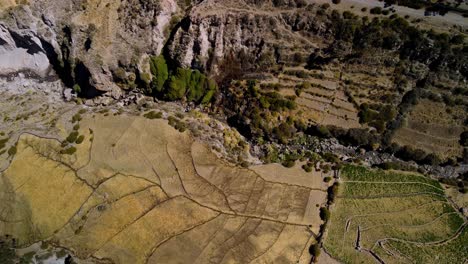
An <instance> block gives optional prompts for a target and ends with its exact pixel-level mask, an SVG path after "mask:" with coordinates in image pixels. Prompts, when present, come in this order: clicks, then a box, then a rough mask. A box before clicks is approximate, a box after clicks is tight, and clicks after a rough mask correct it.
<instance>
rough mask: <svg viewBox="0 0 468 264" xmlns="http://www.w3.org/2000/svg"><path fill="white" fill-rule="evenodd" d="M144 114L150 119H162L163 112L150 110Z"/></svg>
mask: <svg viewBox="0 0 468 264" xmlns="http://www.w3.org/2000/svg"><path fill="white" fill-rule="evenodd" d="M143 116H144V117H146V118H148V119H161V118H162V113H161V112H155V111H150V112H148V113H146V114H144V115H143Z"/></svg>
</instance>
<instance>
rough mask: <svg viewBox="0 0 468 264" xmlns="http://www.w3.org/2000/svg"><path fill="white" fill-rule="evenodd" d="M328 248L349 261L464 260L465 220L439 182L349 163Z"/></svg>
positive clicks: (331, 227)
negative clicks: (448, 198) (450, 201)
mask: <svg viewBox="0 0 468 264" xmlns="http://www.w3.org/2000/svg"><path fill="white" fill-rule="evenodd" d="M342 176H343V179H342V181H343V182H342V185H341V186H340V189H339V192H338V196H337V197H338V198H337V201H336V205H335V207H334V208H333V209H332V216H331V220H330V223H329V225H330V228H329V230H328V234H327V237H326V239H325V243H324V247H325V249H326V250H327V251H328V252H329V253H330V254H331V255H332V256H333V257H335V258H337V259H339V260H341V261H343V262H346V263H375V262H376V261H377V262H381V263H463V261H465V260H466V259H467V258H468V253H467V252H468V250H467V245H468V237H467V235H466V228H465V227H466V222H465V221H464V219H463V218H462V217H461V216H460V215H459V213H458V212H457V211H456V210H455V209H454V208H453V207H452V205H451V204H450V203H449V202H448V200H447V198H446V197H445V195H444V191H443V189H442V187H441V186H440V185H439V183H438V182H436V181H433V180H431V179H428V178H425V177H423V176H419V175H412V174H403V173H396V172H391V173H389V172H383V171H374V170H367V169H365V168H363V167H355V166H346V167H344V169H343V171H342Z"/></svg>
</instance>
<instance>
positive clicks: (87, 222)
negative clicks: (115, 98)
mask: <svg viewBox="0 0 468 264" xmlns="http://www.w3.org/2000/svg"><path fill="white" fill-rule="evenodd" d="M82 115H83V116H80V117H79V118H78V117H77V115H75V116H74V119H76V120H75V123H73V124H74V125H73V126H74V129H75V130H76V135H74V136H75V137H78V138H80V137H81V136H82V139H81V140H80V141H81V142H79V143H63V142H60V141H58V140H56V139H48V138H42V137H39V136H34V135H32V134H26V133H23V134H22V135H21V136H20V138H19V141H18V143H17V145H16V149H17V153H16V155H15V156H14V157H13V159H12V160H11V164H10V165H9V166H8V167H7V168H6V169H5V170H4V171H3V172H2V173H1V174H0V176H1V177H0V180H1V184H0V188H1V190H0V191H1V192H0V193H1V196H2V201H4V202H3V203H1V204H0V212H1V215H0V234H1V235H6V234H8V235H10V236H12V237H14V238H15V239H16V240H17V243H18V246H20V247H26V246H29V245H30V244H33V243H35V242H39V241H47V242H50V243H52V244H54V245H55V246H58V247H62V248H65V249H68V250H70V251H72V252H73V253H74V254H75V255H76V256H77V257H78V258H80V259H84V260H89V261H97V260H110V261H112V262H114V263H188V262H190V263H207V262H220V263H232V262H236V263H245V262H250V261H251V262H254V263H272V262H275V263H292V262H300V263H308V261H310V255H309V252H308V248H309V246H310V244H311V243H314V241H315V235H316V234H317V233H318V231H319V226H320V225H321V224H322V221H321V220H320V217H319V206H320V205H323V204H325V203H326V189H327V184H325V183H323V179H322V176H321V175H312V174H306V173H304V172H303V171H302V170H301V169H300V168H293V169H291V171H289V169H285V168H279V167H278V166H276V165H266V166H256V167H252V168H251V169H249V168H240V167H237V166H235V165H232V164H230V163H228V162H226V161H224V160H222V159H220V158H218V157H217V156H216V155H215V154H214V153H212V152H211V150H210V149H209V148H208V147H207V146H206V145H205V144H204V143H200V142H197V141H195V140H194V139H193V138H192V137H191V136H190V134H189V133H188V132H184V133H180V132H178V131H177V130H175V129H174V128H172V127H171V126H169V125H168V123H167V121H164V120H160V119H157V120H150V119H147V118H144V117H135V116H127V115H119V116H105V115H103V114H95V115H93V116H92V115H91V114H84V111H83V112H82ZM80 120H81V121H80ZM78 124H79V125H78ZM58 127H62V128H61V131H62V132H61V134H62V136H63V138H65V140H64V141H67V140H68V142H70V141H73V140H75V138H73V140H69V139H70V135H72V133H73V131H67V129H66V128H65V127H67V125H66V124H62V123H59V124H58ZM67 135H68V136H67ZM73 142H74V141H73ZM76 142H78V139H76ZM70 148H75V150H74V151H70ZM295 172H301V173H299V174H295ZM292 176H293V177H292ZM307 177H310V180H309V179H308V178H307Z"/></svg>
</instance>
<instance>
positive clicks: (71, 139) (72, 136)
mask: <svg viewBox="0 0 468 264" xmlns="http://www.w3.org/2000/svg"><path fill="white" fill-rule="evenodd" d="M77 138H78V132H77V131H73V132H71V133H70V134H69V135H68V137H67V138H66V140H67V141H68V142H69V143H73V142H75V141H76V139H77Z"/></svg>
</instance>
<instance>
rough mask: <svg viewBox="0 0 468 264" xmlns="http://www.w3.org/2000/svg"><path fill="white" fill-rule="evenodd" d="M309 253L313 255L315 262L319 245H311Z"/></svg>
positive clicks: (318, 254) (318, 252) (318, 253)
mask: <svg viewBox="0 0 468 264" xmlns="http://www.w3.org/2000/svg"><path fill="white" fill-rule="evenodd" d="M309 253H310V255H312V257H314V262H317V260H318V257H319V256H320V245H319V244H318V243H316V244H313V245H311V246H310V248H309Z"/></svg>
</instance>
